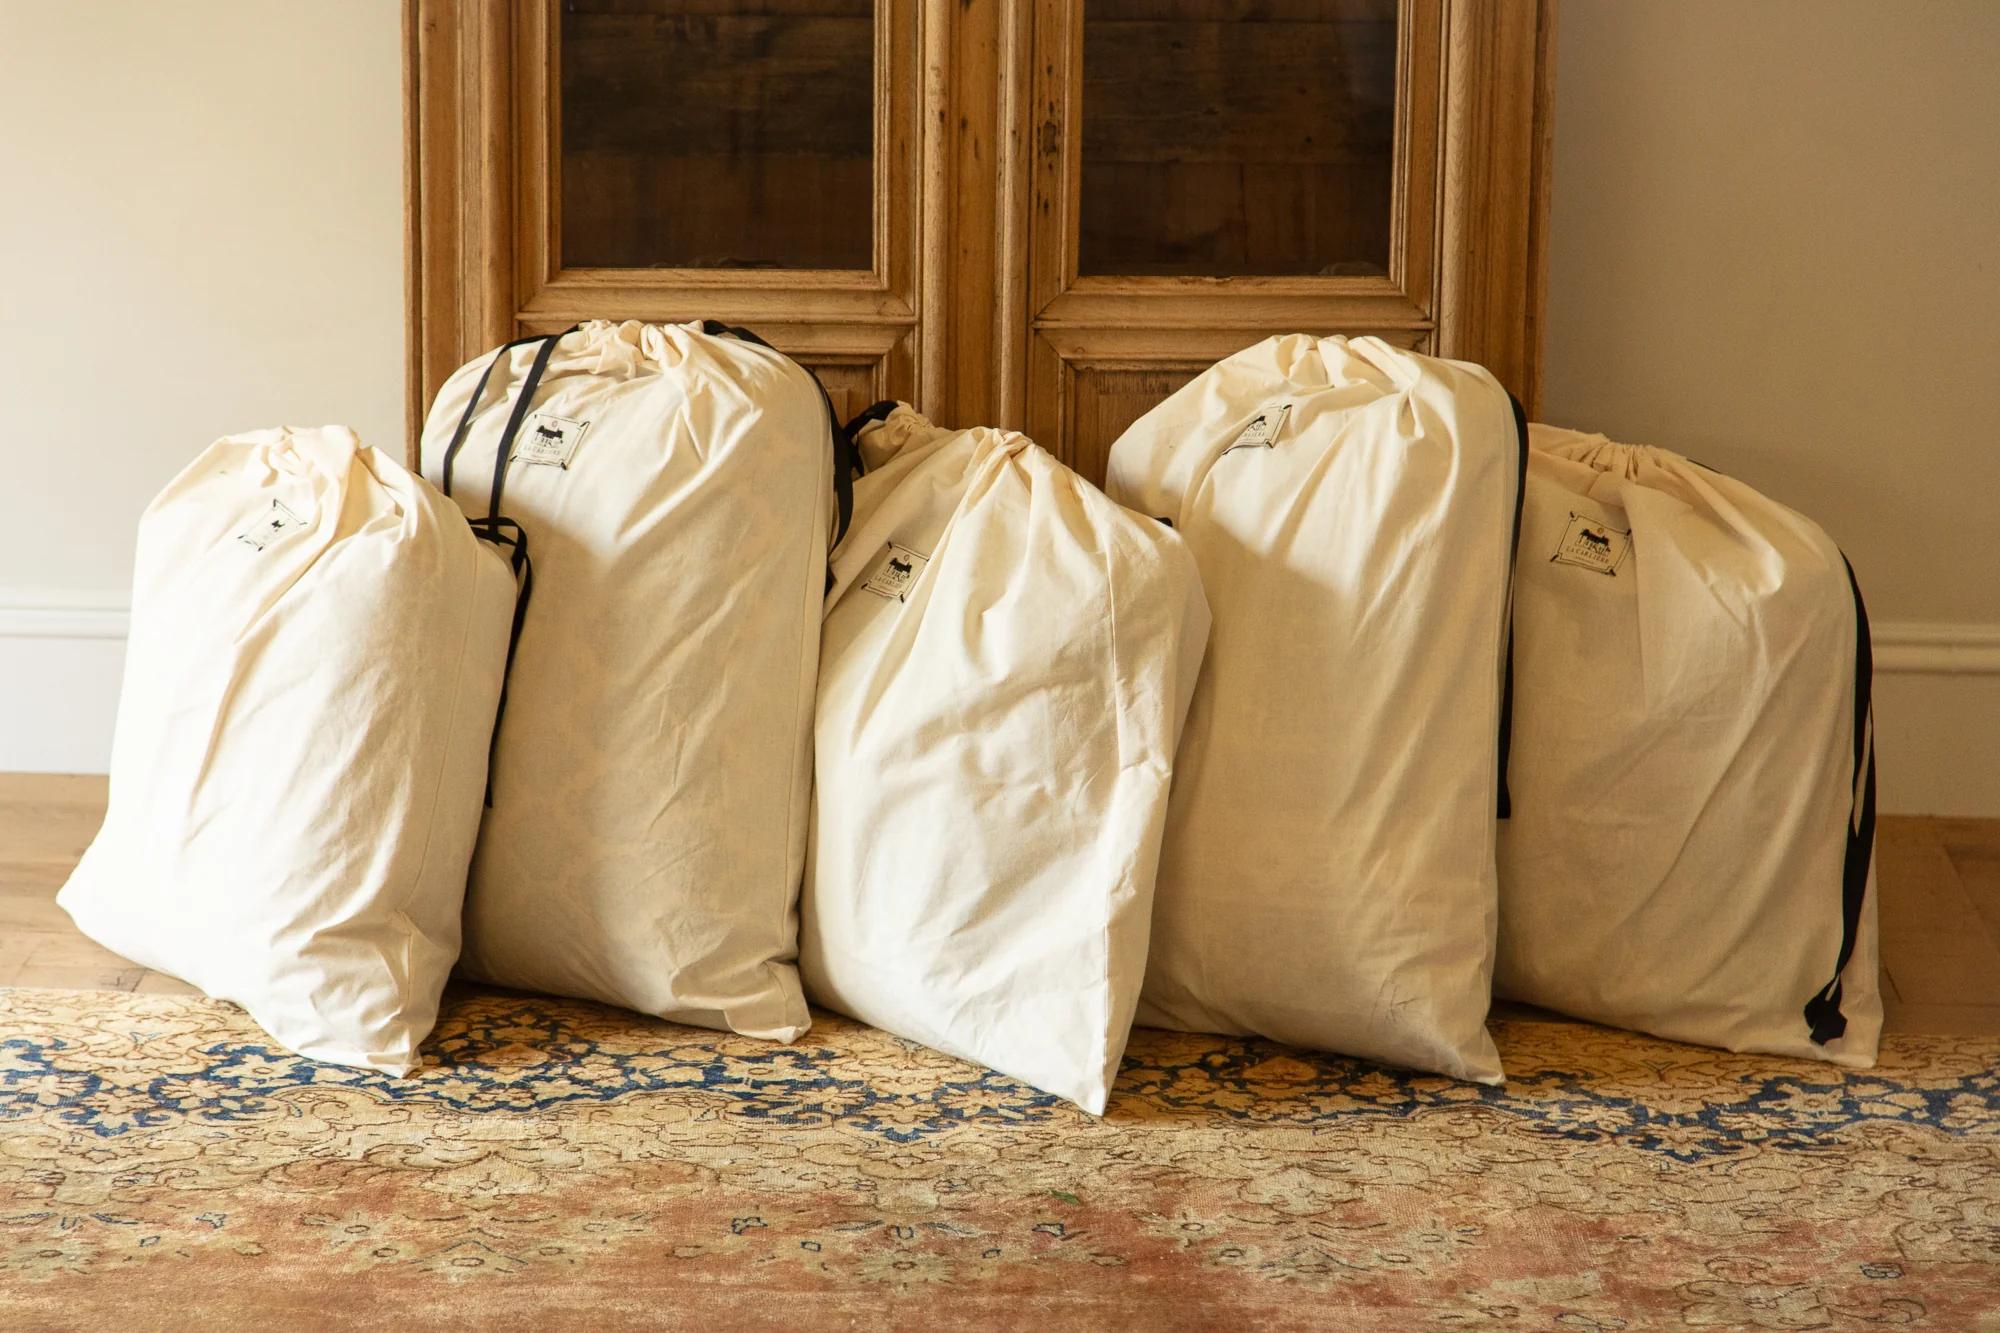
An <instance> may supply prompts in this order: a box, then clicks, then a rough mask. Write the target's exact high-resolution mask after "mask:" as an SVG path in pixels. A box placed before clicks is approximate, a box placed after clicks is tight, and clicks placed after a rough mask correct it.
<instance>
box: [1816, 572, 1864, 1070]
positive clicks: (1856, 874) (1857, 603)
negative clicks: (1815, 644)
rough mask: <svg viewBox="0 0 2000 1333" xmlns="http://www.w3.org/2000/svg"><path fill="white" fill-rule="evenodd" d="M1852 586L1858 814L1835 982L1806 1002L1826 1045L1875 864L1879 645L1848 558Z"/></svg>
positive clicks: (1850, 841)
mask: <svg viewBox="0 0 2000 1333" xmlns="http://www.w3.org/2000/svg"><path fill="white" fill-rule="evenodd" d="M1840 561H1841V564H1843V565H1845V566H1846V568H1847V586H1848V588H1849V589H1850V590H1852V592H1853V593H1854V810H1853V813H1852V814H1851V815H1850V816H1849V817H1848V821H1847V859H1846V863H1845V864H1844V865H1843V866H1842V868H1841V877H1840V878H1841V882H1840V959H1839V961H1838V962H1836V963H1835V964H1834V965H1833V980H1831V981H1829V982H1827V983H1826V985H1825V986H1824V987H1822V988H1821V989H1820V991H1819V993H1818V994H1816V995H1814V996H1813V997H1812V998H1811V999H1810V1000H1807V1001H1806V1007H1805V1016H1806V1023H1807V1025H1808V1027H1809V1028H1810V1029H1811V1032H1812V1039H1813V1041H1814V1042H1815V1043H1816V1044H1818V1045H1820V1046H1824V1045H1826V1044H1827V1043H1828V1042H1830V1041H1834V1040H1836V1039H1838V1038H1839V1037H1841V1036H1843V1035H1844V1034H1845V1033H1846V1032H1847V1015H1845V1014H1843V1013H1841V1012H1840V998H1841V985H1840V978H1841V974H1842V973H1844V972H1846V971H1847V964H1848V962H1849V960H1851V959H1852V958H1853V957H1854V940H1855V936H1856V935H1858V934H1859V933H1860V931H1861V907H1862V903H1863V900H1864V899H1865V898H1866V897H1867V895H1868V872H1869V871H1870V869H1872V868H1873V866H1874V864H1875V737H1874V717H1873V712H1874V700H1873V694H1874V688H1875V646H1874V644H1873V643H1872V642H1871V640H1870V639H1869V634H1868V606H1867V604H1866V603H1865V602H1863V601H1862V599H1861V583H1860V580H1858V579H1856V578H1855V577H1854V566H1853V564H1852V563H1850V562H1849V561H1848V559H1847V557H1846V556H1845V555H1843V556H1841V558H1840Z"/></svg>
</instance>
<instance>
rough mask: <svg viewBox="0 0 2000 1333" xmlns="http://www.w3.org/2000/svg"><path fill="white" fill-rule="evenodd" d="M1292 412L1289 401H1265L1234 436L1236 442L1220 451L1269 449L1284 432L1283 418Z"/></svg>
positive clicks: (1227, 452) (1226, 452)
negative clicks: (1241, 430) (1247, 423)
mask: <svg viewBox="0 0 2000 1333" xmlns="http://www.w3.org/2000/svg"><path fill="white" fill-rule="evenodd" d="M1291 414H1292V405H1291V404H1290V403H1266V404H1264V406H1263V407H1261V408H1259V409H1258V410H1257V415H1256V416H1254V417H1252V418H1250V424H1249V425H1247V426H1245V427H1244V428H1243V433H1242V434H1241V435H1238V436H1237V437H1236V443H1234V444H1232V445H1230V446H1229V447H1228V448H1227V449H1224V450H1223V451H1222V452H1223V453H1225V454H1229V453H1234V452H1236V451H1237V450H1238V449H1269V448H1270V447H1271V446H1272V445H1274V444H1276V443H1277V442H1278V437H1279V436H1280V435H1281V434H1282V433H1283V432H1284V429H1285V418H1286V417H1289V416H1290V415H1291Z"/></svg>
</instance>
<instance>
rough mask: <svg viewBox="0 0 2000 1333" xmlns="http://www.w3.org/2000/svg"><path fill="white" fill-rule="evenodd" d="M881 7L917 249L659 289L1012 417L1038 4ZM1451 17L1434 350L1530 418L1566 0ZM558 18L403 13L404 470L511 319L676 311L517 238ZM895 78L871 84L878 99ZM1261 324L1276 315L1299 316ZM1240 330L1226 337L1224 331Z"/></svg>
mask: <svg viewBox="0 0 2000 1333" xmlns="http://www.w3.org/2000/svg"><path fill="white" fill-rule="evenodd" d="M889 2H892V3H902V4H907V5H909V6H912V7H913V8H912V10H911V11H910V12H914V13H915V14H917V15H918V18H917V31H916V33H915V35H914V37H913V38H912V39H911V40H913V41H914V43H915V45H916V50H917V53H918V59H919V61H920V70H921V79H920V81H921V88H920V89H912V90H909V92H910V95H911V99H912V100H911V105H912V106H914V108H915V111H914V120H915V124H914V125H913V126H911V127H910V128H909V131H908V136H907V138H906V139H905V140H904V145H903V146H904V147H905V149H906V151H907V153H908V155H910V156H911V157H913V158H914V159H915V161H914V162H913V163H903V162H890V163H878V181H879V180H882V179H889V178H890V177H889V175H888V173H893V172H899V171H907V172H909V175H908V176H906V177H902V178H901V179H904V180H907V181H909V182H910V183H911V188H912V189H913V190H914V193H915V195H916V201H915V203H914V205H913V212H912V213H911V214H910V221H911V222H913V223H914V226H915V231H916V233H917V234H916V235H914V236H909V237H902V236H900V235H899V234H897V233H896V231H895V226H893V225H892V227H891V228H890V229H889V232H890V234H889V235H887V236H886V237H883V238H878V251H879V250H880V249H881V248H884V247H887V248H889V249H892V250H894V249H896V248H897V247H900V254H901V255H902V256H904V258H903V260H902V263H901V265H900V266H899V265H898V264H897V263H896V262H893V259H892V258H891V259H885V257H884V256H883V255H882V254H880V253H878V257H877V266H876V270H875V271H874V272H873V273H870V274H868V275H867V278H868V281H867V282H863V283H856V282H854V281H852V275H836V276H833V277H830V278H827V279H824V280H819V281H816V282H809V283H804V284H801V283H800V282H797V281H795V279H796V278H797V277H798V276H799V275H797V274H795V273H788V274H784V275H783V276H782V277H778V276H775V275H764V276H765V277H767V278H769V279H770V281H766V282H763V283H761V284H760V283H759V282H758V281H757V280H756V279H755V278H752V279H750V280H749V281H745V280H744V275H741V274H726V275H716V274H706V275H702V274H698V273H689V272H687V271H681V272H677V273H674V274H672V275H671V281H672V283H673V284H674V285H675V286H676V288H677V290H678V291H679V292H681V293H685V292H686V291H687V290H689V289H690V288H691V287H693V288H699V287H701V286H702V285H703V284H704V283H705V284H706V285H707V286H708V287H709V288H711V289H715V290H720V289H727V290H728V293H729V295H730V298H731V300H730V304H729V308H728V309H727V310H714V311H709V310H704V311H702V312H701V313H704V314H707V313H714V314H718V315H724V316H726V317H729V318H732V319H741V320H745V321H751V322H757V321H761V322H767V323H772V324H778V325H781V326H785V327H786V328H787V331H788V332H791V333H793V334H794V335H795V336H794V337H793V339H792V346H791V347H790V348H789V349H788V350H793V351H812V352H816V353H817V354H818V358H829V359H839V358H861V359H865V358H869V357H875V358H879V363H878V364H879V365H880V366H881V367H882V369H881V370H880V371H879V372H878V379H879V380H880V382H881V385H882V387H883V388H885V389H893V390H895V391H897V392H899V393H902V394H903V395H905V396H909V397H912V398H913V399H915V401H917V403H918V404H919V406H922V407H923V408H924V409H925V410H926V411H928V412H929V413H931V414H932V415H933V416H934V417H935V418H936V419H938V420H940V421H947V422H954V423H958V424H974V423H990V424H996V425H1006V426H1017V427H1018V426H1023V425H1026V424H1027V405H1028V380H1029V361H1030V356H1031V353H1032V350H1033V348H1032V340H1033V336H1034V335H1033V323H1034V320H1033V316H1034V315H1035V314H1036V313H1038V312H1037V311H1036V310H1035V309H1034V308H1033V301H1032V297H1033V291H1034V288H1033V284H1034V282H1035V276H1034V274H1033V273H1032V272H1031V267H1032V266H1033V264H1035V263H1036V262H1039V261H1036V260H1035V255H1034V247H1033V245H1032V238H1033V234H1034V225H1035V224H1034V209H1035V207H1036V205H1035V202H1034V193H1035V191H1034V185H1033V180H1034V173H1035V172H1036V171H1037V170H1038V169H1042V168H1041V167H1040V166H1039V165H1038V159H1040V158H1042V157H1045V156H1046V153H1045V152H1044V151H1043V145H1042V144H1041V143H1039V142H1038V140H1039V137H1040V135H1041V130H1040V129H1039V126H1040V125H1041V124H1042V123H1043V121H1042V117H1041V115H1039V114H1038V112H1037V108H1036V107H1035V105H1034V102H1035V98H1034V92H1035V87H1036V83H1035V78H1034V71H1033V69H1032V67H1031V63H1032V58H1033V43H1034V40H1035V29H1034V25H1035V21H1036V20H1035V11H1036V9H1037V8H1038V7H1037V6H1035V5H1032V4H1030V3H1026V2H1025V0H889ZM1443 3H1444V6H1445V8H1444V10H1443V13H1444V24H1445V32H1444V62H1445V63H1444V67H1443V71H1442V73H1441V74H1440V77H1441V78H1442V79H1443V80H1444V84H1445V91H1444V97H1443V111H1442V120H1443V123H1442V126H1441V129H1440V139H1439V144H1440V152H1441V153H1442V157H1443V161H1442V164H1441V168H1440V170H1439V172H1438V180H1439V191H1438V198H1437V201H1436V208H1437V218H1436V227H1435V230H1436V242H1435V252H1434V262H1435V263H1436V265H1437V272H1436V275H1435V287H1434V291H1435V293H1436V296H1437V306H1436V310H1435V316H1436V318H1435V326H1434V330H1433V331H1432V337H1433V339H1434V342H1433V346H1432V349H1431V350H1435V351H1438V352H1440V353H1442V354H1444V355H1448V356H1457V357H1464V358H1467V359H1471V360H1478V361H1482V362H1484V363H1485V364H1486V365H1488V366H1490V367H1491V368H1492V369H1493V370H1494V371H1495V373H1496V374H1498V375H1499V376H1500V378H1501V379H1502V380H1503V381H1504V382H1506V383H1507V384H1508V385H1509V387H1511V388H1514V389H1515V391H1516V392H1517V393H1519V394H1521V396H1522V399H1523V402H1524V404H1525V405H1526V406H1527V408H1528V410H1529V412H1530V414H1531V415H1532V414H1534V413H1535V412H1536V411H1537V410H1538V408H1539V405H1540V393H1541V337H1542V328H1543V318H1542V306H1543V299H1544V293H1545V290H1546V268H1547V264H1546V258H1547V214H1548V203H1549V162H1550V152H1549V146H1550V114H1549V113H1550V107H1551V93H1552V78H1553V64H1554V61H1553V53H1554V42H1553V38H1554V29H1555V7H1556V0H1443ZM553 7H554V0H403V14H402V22H403V145H404V182H403V183H404V210H403V226H404V299H405V337H406V369H405V398H406V405H405V407H406V411H405V416H406V421H407V423H408V444H407V452H408V454H409V456H410V458H411V460H412V461H413V462H414V461H415V458H416V453H417V442H418V438H419V436H420V434H421V430H422V424H423V417H424V412H425V410H426V408H427V407H428V405H429V401H430V398H431V396H432V395H433V394H434V393H435V392H436V390H437V388H438V386H439V385H441V384H442V383H443V382H444V380H445V378H446V377H448V376H449V375H450V374H451V372H452V371H454V370H455V369H457V368H458V366H460V365H461V364H463V363H464V362H465V361H466V360H468V359H469V358H471V357H472V356H475V355H477V354H478V353H479V352H480V351H481V350H483V349H485V348H488V347H492V346H495V345H496V344H498V343H501V342H504V341H506V340H507V339H508V338H511V337H513V336H515V334H516V332H517V330H518V329H519V328H521V327H525V326H530V325H548V326H552V327H560V326H561V325H562V324H563V323H566V322H568V320H569V319H570V318H573V317H575V316H577V315H579V314H603V315H616V316H618V317H633V318H648V317H651V318H671V317H676V316H680V317H686V313H687V312H686V311H685V310H684V309H668V308H666V307H665V306H663V305H661V304H660V303H659V302H657V301H654V300H652V299H651V298H652V297H653V296H656V295H657V294H658V291H659V290H660V286H659V285H658V284H653V283H642V284H638V285H634V284H632V283H630V282H628V281H625V280H624V279H623V278H621V277H620V276H619V275H620V273H621V272H622V271H618V270H596V271H592V270H582V271H579V274H578V277H577V280H576V281H573V282H565V281H562V278H564V277H567V275H558V280H557V282H555V283H553V284H551V283H549V282H547V281H546V279H547V278H548V277H549V276H550V274H551V273H552V272H553V269H552V265H551V261H550V259H549V254H550V238H549V237H548V236H546V235H534V234H529V235H527V236H525V237H524V236H523V234H522V232H521V229H520V226H519V224H518V223H517V218H531V217H533V216H535V215H536V214H537V213H538V212H540V213H541V214H542V215H543V216H546V212H547V210H546V203H545V202H543V201H540V200H539V199H538V198H537V196H536V195H535V194H534V193H533V190H534V189H538V188H539V187H537V186H535V185H534V183H533V182H524V181H520V180H518V179H517V176H518V174H519V173H517V172H516V169H515V164H516V154H517V151H518V149H519V148H520V146H521V145H523V144H524V143H525V144H526V145H527V147H528V151H531V152H533V151H537V149H536V147H535V146H536V145H541V146H542V147H541V149H540V150H541V151H546V145H547V144H548V142H549V140H548V137H547V134H548V130H549V127H548V126H546V125H540V126H530V125H527V124H524V123H523V121H524V120H525V118H526V113H525V112H524V110H523V109H524V108H527V107H530V106H531V105H532V103H533V101H534V100H535V98H536V97H537V95H538V91H539V87H540V81H541V80H542V79H544V78H545V77H546V64H545V63H544V65H543V66H542V68H539V69H524V68H522V65H523V64H524V63H525V62H522V61H520V60H519V59H518V58H517V55H518V53H519V51H520V50H521V49H522V47H521V42H522V38H523V35H524V34H523V33H522V32H521V31H520V30H521V29H522V28H523V27H532V26H533V25H534V24H535V23H536V22H538V21H539V22H542V23H546V22H547V21H548V20H547V19H546V17H542V18H540V19H539V20H538V19H537V16H538V15H542V16H546V15H548V14H550V13H552V12H553ZM527 36H528V38H529V39H530V41H531V42H532V41H533V40H534V34H532V33H529V34H527ZM878 63H879V62H878ZM890 63H891V64H892V65H893V64H894V63H895V61H894V60H892V61H891V62H890ZM909 69H910V66H909V65H908V64H905V65H904V67H903V72H904V73H905V75H906V76H907V74H908V71H909ZM896 73H897V71H896V70H895V69H894V68H890V69H888V70H887V71H886V72H884V71H878V79H877V86H878V89H882V88H885V87H887V86H888V82H887V81H888V80H889V79H891V78H893V77H894V76H895V74H896ZM883 101H886V99H878V102H883ZM1044 110H1045V109H1044ZM878 114H881V115H887V114H889V112H888V109H887V107H886V106H879V107H878ZM524 197H525V199H526V206H525V207H524V204H523V200H524ZM882 206H883V204H882V202H881V200H880V198H879V186H878V207H882ZM885 216H888V215H886V214H885ZM529 231H530V232H531V233H532V231H533V229H532V228H529ZM524 254H525V255H528V256H530V257H531V258H533V257H535V256H540V258H539V259H538V260H535V262H536V263H538V264H539V265H540V266H541V268H542V269H543V273H542V274H541V275H540V276H541V277H542V278H543V279H544V281H542V282H540V283H539V284H536V285H530V284H528V283H526V282H525V281H524V278H525V276H526V275H525V274H524V273H523V272H522V271H520V267H521V266H517V257H519V256H521V255H524ZM760 286H761V287H762V288H763V289H764V290H763V291H761V292H758V291H757V290H756V289H758V288H759V287H760ZM1272 295H1273V296H1274V297H1278V298H1280V304H1283V303H1284V301H1283V297H1282V294H1281V293H1277V292H1273V293H1272ZM675 299H676V300H679V299H682V298H681V297H680V296H677V297H676V298H675ZM1114 299H1115V295H1114ZM1268 313H1269V314H1270V316H1271V318H1272V319H1276V320H1278V321H1279V322H1280V323H1283V322H1285V320H1286V319H1290V318H1292V317H1293V316H1294V315H1301V316H1303V315H1305V313H1306V312H1304V311H1292V310H1290V309H1285V310H1276V309H1274V310H1272V311H1270V312H1268ZM828 316H838V317H840V318H842V319H844V320H846V321H847V322H848V323H847V328H848V329H849V330H854V329H862V328H866V327H868V326H870V325H871V324H872V325H874V326H877V327H879V328H881V329H882V330H883V333H882V336H880V337H878V338H875V339H874V340H872V341H869V340H867V339H862V342H866V344H867V345H865V346H864V345H861V342H857V341H855V339H853V338H847V339H845V340H844V341H843V340H833V341H829V340H828V339H826V338H825V337H824V336H821V337H820V338H819V339H818V342H817V343H815V342H814V339H813V337H812V336H811V335H812V332H813V321H814V320H815V319H816V318H821V317H828ZM1263 331H1264V332H1269V331H1271V330H1270V329H1264V330H1263ZM1111 332H1115V330H1113V331H1111ZM1233 332H1234V330H1228V331H1222V340H1223V341H1227V340H1228V338H1229V337H1230V336H1231V335H1232V334H1233ZM892 333H893V336H891V335H892ZM1213 340H1214V336H1213V335H1211V341H1213ZM1112 341H1114V342H1115V338H1114V339H1113V340H1112ZM1190 346H1192V344H1190ZM1226 350H1229V349H1225V351H1226ZM1220 354H1222V353H1218V355H1220Z"/></svg>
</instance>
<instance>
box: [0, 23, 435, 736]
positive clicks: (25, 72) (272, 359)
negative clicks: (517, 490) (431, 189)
mask: <svg viewBox="0 0 2000 1333" xmlns="http://www.w3.org/2000/svg"><path fill="white" fill-rule="evenodd" d="M399 24H400V10H399V7H398V5H397V3H396V0H171V2H170V3H162V2H161V0H75V2H65V3H48V2H47V0H0V53H4V57H5V58H4V65H5V71H6V73H5V77H4V78H0V125H4V126H5V127H6V128H5V131H4V133H0V181H4V182H5V183H6V190H5V193H6V206H5V207H4V208H0V272H4V274H5V277H4V296H0V412H4V413H5V420H6V428H5V437H6V440H7V450H6V468H5V471H4V473H0V683H4V685H5V696H4V697H5V699H6V700H8V702H0V769H3V768H8V767H52V768H91V767H101V766H102V759H103V755H104V754H105V753H106V752H107V751H106V748H105V742H106V738H107V737H108V735H109V727H110V718H109V716H108V713H109V711H110V708H109V700H108V699H107V698H106V697H105V696H106V693H107V691H109V690H112V689H114V688H115V682H116V678H117V669H118V658H119V653H120V638H121V624H122V614H121V612H122V607H123V606H124V604H125V600H126V592H127V589H128V588H129V586H130V575H131V571H130V565H131V560H132V540H133V528H134V524H135V523H136V521H137V519H138V516H139V512H140V510H141V509H142V508H143V507H144V506H145V504H146V502H147V500H149V499H150V498H151V497H152V495H153V494H154V492H156V491H157V490H159V488H160V487H161V485H162V484H163V483H165V482H166V481H167V479H168V478H170V477H171V476H173V474H174V473H175V472H177V471H178V470H179V469H180V468H181V467H182V466H183V465H184V464H185V463H186V462H187V461H188V460H189V459H190V458H192V457H193V456H194V455H195V453H196V452H197V451H199V450H200V449H201V448H202V447H203V446H204V445H206V444H207V443H208V442H209V441H211V440H213V439H215V438H216V437H217V436H219V435H223V434H226V433H229V432H232V431H238V430H245V429H252V428H256V427H261V426H269V425H278V424H285V423H291V424H305V425H317V424H320V423H322V422H328V421H342V422H347V423H349V424H351V425H353V426H354V427H355V428H356V429H357V430H359V431H360V432H361V434H362V436H363V438H364V439H367V440H369V441H370V442H371V443H375V444H379V445H383V446H385V447H387V448H389V449H390V450H392V451H400V449H401V447H402V437H403V411H402V396H403V370H402V357H403V314H402V194H401V191H402V175H401V171H402V168H401V156H402V103H401V83H400V78H401V76H400V69H401V54H400V52H401V44H400V37H399ZM30 700H32V703H29V702H28V701H30Z"/></svg>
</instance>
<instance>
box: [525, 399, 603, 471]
mask: <svg viewBox="0 0 2000 1333" xmlns="http://www.w3.org/2000/svg"><path fill="white" fill-rule="evenodd" d="M589 429H590V423H589V422H588V421H572V420H570V419H569V418H568V417H557V416H550V415H549V414H548V413H547V412H531V413H529V414H528V419H527V420H526V421H523V422H522V423H521V430H520V432H519V433H518V434H517V435H515V436H514V449H513V452H512V454H511V455H509V456H510V457H512V458H513V459H515V460H516V461H518V462H522V463H539V464H541V465H542V466H543V467H562V468H566V467H568V466H569V460H570V459H571V458H572V457H573V456H575V454H576V446H577V445H579V444H581V443H583V433H584V432H585V431H587V430H589Z"/></svg>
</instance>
